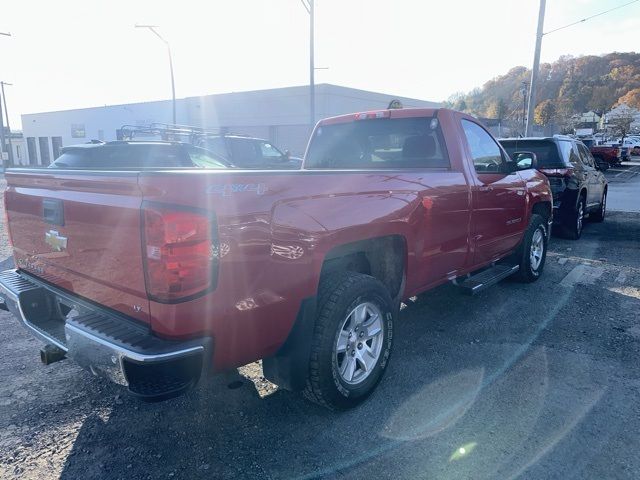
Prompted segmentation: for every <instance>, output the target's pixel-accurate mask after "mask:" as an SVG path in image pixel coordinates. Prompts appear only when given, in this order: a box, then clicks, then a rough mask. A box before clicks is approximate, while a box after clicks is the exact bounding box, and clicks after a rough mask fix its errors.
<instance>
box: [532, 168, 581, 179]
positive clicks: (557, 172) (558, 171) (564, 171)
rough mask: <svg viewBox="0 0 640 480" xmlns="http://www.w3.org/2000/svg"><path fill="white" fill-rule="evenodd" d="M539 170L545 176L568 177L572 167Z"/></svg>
mask: <svg viewBox="0 0 640 480" xmlns="http://www.w3.org/2000/svg"><path fill="white" fill-rule="evenodd" d="M540 171H541V172H542V173H544V174H545V175H546V176H547V177H570V176H571V175H573V168H541V169H540Z"/></svg>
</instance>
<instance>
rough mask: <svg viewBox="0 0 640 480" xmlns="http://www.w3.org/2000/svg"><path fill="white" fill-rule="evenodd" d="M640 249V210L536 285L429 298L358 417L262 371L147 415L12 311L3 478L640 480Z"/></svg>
mask: <svg viewBox="0 0 640 480" xmlns="http://www.w3.org/2000/svg"><path fill="white" fill-rule="evenodd" d="M2 235H4V233H3V231H2V228H0V238H2V239H3V245H6V244H5V243H4V238H5V237H2ZM639 246H640V214H633V213H618V212H616V213H615V214H611V215H610V216H609V217H608V218H607V220H606V221H605V223H603V224H588V225H587V228H586V230H585V232H584V235H583V238H582V239H581V240H580V241H578V242H571V241H568V240H562V239H558V238H554V239H553V243H552V246H551V250H550V253H549V256H548V260H547V262H548V263H547V265H546V269H545V273H544V276H543V278H542V279H541V280H540V281H539V282H538V283H536V284H534V285H521V284H517V283H514V282H510V281H505V282H502V283H501V284H500V285H499V286H497V287H496V288H493V289H490V290H489V291H486V292H484V293H482V294H480V295H478V296H476V297H471V298H470V297H465V296H462V295H461V294H460V293H459V292H458V291H457V290H456V288H455V287H453V286H450V285H447V286H443V287H440V288H437V289H435V290H433V291H431V292H428V293H426V294H424V295H421V296H419V297H418V298H417V299H416V300H415V302H410V305H408V306H407V308H405V309H403V310H402V312H401V315H400V319H399V321H398V323H397V328H396V332H395V333H396V337H395V347H394V353H393V358H392V361H391V363H390V366H389V369H388V371H387V374H386V376H385V378H384V380H383V381H382V382H381V384H380V386H379V387H378V390H377V391H376V393H375V394H374V395H373V396H372V397H371V398H370V400H369V401H367V402H366V403H365V404H364V405H362V406H361V407H359V408H357V409H355V410H353V411H349V412H345V413H331V412H328V411H325V410H324V409H322V408H319V407H316V406H315V405H312V404H310V403H307V402H306V401H304V400H303V399H302V398H301V397H300V396H299V395H296V394H292V393H289V392H286V391H281V390H278V389H277V388H275V387H274V386H273V385H271V384H270V383H269V382H266V381H265V380H264V379H263V378H262V377H261V368H260V365H259V364H252V365H248V366H246V367H243V368H242V369H240V370H239V371H238V372H232V373H229V374H226V375H222V376H217V377H214V378H213V379H212V380H211V381H210V382H208V383H207V384H206V385H203V386H202V387H201V388H199V389H198V390H195V391H193V392H191V393H189V394H188V395H186V396H183V397H181V398H177V399H173V400H169V401H166V402H162V403H155V404H146V403H141V402H139V401H137V400H135V399H134V398H131V397H129V396H127V395H126V394H124V393H123V392H122V391H121V390H120V389H119V388H117V387H115V386H113V385H110V384H107V383H105V382H103V381H101V380H99V379H97V378H94V377H93V376H92V375H91V374H90V373H88V372H85V371H84V370H82V369H80V368H79V367H77V366H76V365H74V364H73V363H72V362H70V361H67V360H65V361H63V362H59V363H56V364H53V365H50V366H47V367H45V366H42V365H40V363H39V360H38V350H39V348H40V344H39V342H38V341H36V340H35V339H33V338H31V336H30V335H28V334H27V333H26V331H24V330H23V329H22V328H21V327H20V326H19V324H18V322H17V321H16V320H15V319H14V318H13V317H11V316H10V315H9V314H7V313H0V344H1V345H2V346H3V348H2V349H1V350H0V478H3V479H4V478H28V479H53V478H62V479H77V478H107V479H158V478H168V479H178V478H179V479H182V478H186V479H210V478H312V477H321V476H326V477H339V478H362V477H365V476H366V477H368V478H408V479H413V478H425V479H427V478H428V479H432V478H455V479H474V480H475V479H486V478H495V479H506V478H517V477H520V478H527V479H550V478H554V479H555V478H557V479H567V478H580V479H582V478H594V479H600V478H628V479H637V478H640V457H638V455H637V450H638V446H639V444H640V442H639V437H640V433H639V432H640V402H638V392H639V389H640V369H639V368H638V365H639V364H640V318H639V312H640V248H639ZM2 248H5V250H2V251H1V252H4V254H6V247H4V246H3V247H2ZM0 260H2V254H0ZM2 263H3V264H4V266H5V267H6V266H8V265H10V260H8V261H5V262H2Z"/></svg>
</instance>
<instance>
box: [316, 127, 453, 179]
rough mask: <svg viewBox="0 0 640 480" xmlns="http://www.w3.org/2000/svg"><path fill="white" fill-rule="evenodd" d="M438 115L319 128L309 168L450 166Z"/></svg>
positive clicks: (367, 168)
mask: <svg viewBox="0 0 640 480" xmlns="http://www.w3.org/2000/svg"><path fill="white" fill-rule="evenodd" d="M449 166H450V163H449V157H448V155H447V152H446V149H445V148H444V141H443V139H442V132H441V130H440V125H439V123H438V120H437V119H436V118H434V117H415V118H371V119H363V120H354V121H351V122H346V123H336V124H329V125H320V126H319V127H318V128H316V130H315V132H314V134H313V138H312V139H311V143H310V145H309V150H308V152H307V155H306V158H305V168H309V169H365V170H371V169H395V168H449Z"/></svg>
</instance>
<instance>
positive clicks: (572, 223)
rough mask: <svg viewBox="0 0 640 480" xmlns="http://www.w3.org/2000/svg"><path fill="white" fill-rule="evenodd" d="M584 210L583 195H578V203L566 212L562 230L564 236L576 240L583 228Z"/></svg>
mask: <svg viewBox="0 0 640 480" xmlns="http://www.w3.org/2000/svg"><path fill="white" fill-rule="evenodd" d="M585 211H586V202H585V200H584V195H580V198H579V199H578V203H576V206H575V208H573V209H572V210H571V211H570V212H568V214H567V217H566V220H565V224H564V232H565V236H566V237H567V238H569V239H571V240H578V239H579V238H580V236H581V235H582V229H583V228H584V216H585Z"/></svg>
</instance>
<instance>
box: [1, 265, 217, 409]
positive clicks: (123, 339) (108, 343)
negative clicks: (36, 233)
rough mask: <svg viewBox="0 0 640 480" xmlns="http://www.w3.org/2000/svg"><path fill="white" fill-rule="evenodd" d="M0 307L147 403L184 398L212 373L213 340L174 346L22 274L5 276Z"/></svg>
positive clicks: (32, 331)
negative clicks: (171, 398)
mask: <svg viewBox="0 0 640 480" xmlns="http://www.w3.org/2000/svg"><path fill="white" fill-rule="evenodd" d="M0 308H2V309H4V310H8V311H10V312H11V313H13V314H14V315H15V316H16V317H17V318H18V319H20V320H21V321H22V323H23V325H24V326H25V327H26V328H27V330H28V331H29V332H30V333H32V334H33V335H34V336H36V337H37V338H39V339H40V340H42V341H43V342H45V343H47V344H51V345H55V346H56V347H58V348H60V349H62V350H64V351H65V352H66V354H67V356H68V357H70V358H72V359H73V360H74V361H76V362H77V363H78V364H79V365H81V366H82V367H84V368H86V369H88V370H90V371H91V372H93V373H94V374H95V375H99V376H102V377H105V378H108V379H109V380H111V381H113V382H115V383H117V384H120V385H124V386H126V387H128V389H129V390H130V391H131V392H132V393H134V394H136V395H138V396H140V397H143V398H145V399H148V400H159V399H163V398H168V397H171V396H175V395H179V394H180V393H183V392H184V391H186V390H188V389H189V388H190V387H192V386H194V385H195V384H196V383H197V382H198V380H199V379H200V377H201V376H202V375H203V374H205V373H206V372H207V371H208V370H209V359H210V358H211V357H212V355H211V348H212V342H211V339H210V338H208V337H203V338H198V339H195V340H189V341H171V340H165V339H161V338H158V337H156V336H154V335H153V333H152V332H151V331H150V330H149V328H148V327H146V326H144V325H140V324H138V323H136V322H134V321H132V320H130V319H127V318H126V317H124V316H120V315H118V314H117V313H114V312H112V311H110V310H107V309H103V308H100V307H97V306H96V305H93V304H91V303H89V302H87V301H85V300H83V299H81V298H78V297H75V296H73V295H70V294H69V293H67V292H64V291H62V290H60V289H57V288H55V287H53V286H51V285H49V284H46V283H44V282H42V281H40V280H38V279H37V278H35V277H33V276H31V275H28V274H25V273H23V272H21V271H18V270H7V271H4V272H1V273H0Z"/></svg>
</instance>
